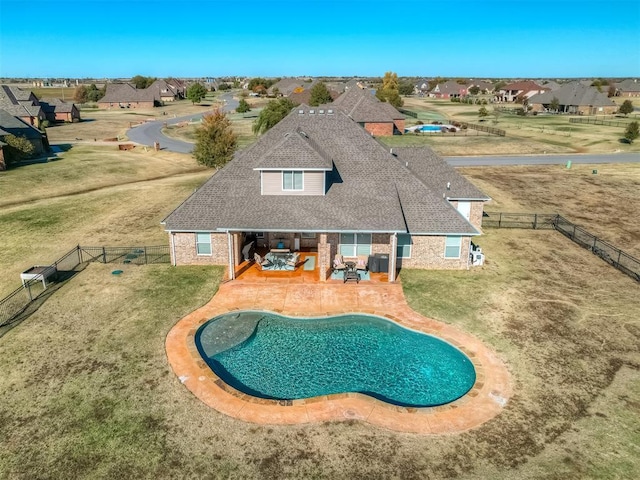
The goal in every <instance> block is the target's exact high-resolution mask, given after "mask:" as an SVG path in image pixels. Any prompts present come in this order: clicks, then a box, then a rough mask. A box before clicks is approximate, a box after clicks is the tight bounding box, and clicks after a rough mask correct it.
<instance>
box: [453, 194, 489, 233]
mask: <svg viewBox="0 0 640 480" xmlns="http://www.w3.org/2000/svg"><path fill="white" fill-rule="evenodd" d="M449 203H450V204H451V205H452V206H453V207H454V208H456V209H457V208H458V201H457V200H450V201H449ZM469 204H470V205H471V210H470V212H469V222H470V223H471V225H473V226H474V227H476V228H477V229H478V230H480V231H482V213H483V212H484V202H483V201H480V200H478V201H474V202H469Z"/></svg>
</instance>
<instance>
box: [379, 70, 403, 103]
mask: <svg viewBox="0 0 640 480" xmlns="http://www.w3.org/2000/svg"><path fill="white" fill-rule="evenodd" d="M376 97H378V100H380V101H381V102H389V103H390V104H391V105H393V106H394V107H396V108H399V107H401V106H402V105H404V102H403V101H402V99H401V98H400V93H399V92H398V74H397V73H394V72H385V74H384V77H383V79H382V88H379V89H378V90H377V91H376Z"/></svg>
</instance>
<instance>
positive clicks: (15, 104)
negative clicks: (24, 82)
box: [0, 85, 47, 128]
mask: <svg viewBox="0 0 640 480" xmlns="http://www.w3.org/2000/svg"><path fill="white" fill-rule="evenodd" d="M0 108H2V109H3V110H5V111H6V112H8V113H10V114H11V115H13V116H14V117H18V118H20V119H21V120H22V121H24V122H25V123H27V124H29V125H32V126H34V127H36V128H40V126H41V125H42V122H43V121H44V120H46V118H47V117H46V115H45V112H44V110H43V109H42V107H41V105H40V101H39V100H38V97H36V96H35V95H34V93H33V92H32V91H31V90H22V89H21V88H17V87H10V86H8V85H0Z"/></svg>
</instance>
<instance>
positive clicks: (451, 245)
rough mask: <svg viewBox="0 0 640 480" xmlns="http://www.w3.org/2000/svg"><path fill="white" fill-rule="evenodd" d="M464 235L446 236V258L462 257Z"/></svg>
mask: <svg viewBox="0 0 640 480" xmlns="http://www.w3.org/2000/svg"><path fill="white" fill-rule="evenodd" d="M461 245H462V237H446V238H445V242H444V258H460V246H461Z"/></svg>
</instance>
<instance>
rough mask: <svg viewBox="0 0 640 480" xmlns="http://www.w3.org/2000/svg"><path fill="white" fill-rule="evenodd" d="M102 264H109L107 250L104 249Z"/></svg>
mask: <svg viewBox="0 0 640 480" xmlns="http://www.w3.org/2000/svg"><path fill="white" fill-rule="evenodd" d="M102 263H107V250H106V249H105V248H104V247H102Z"/></svg>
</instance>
